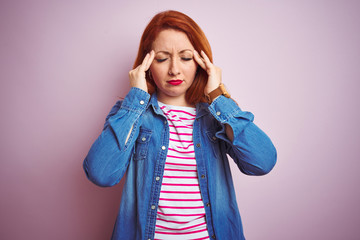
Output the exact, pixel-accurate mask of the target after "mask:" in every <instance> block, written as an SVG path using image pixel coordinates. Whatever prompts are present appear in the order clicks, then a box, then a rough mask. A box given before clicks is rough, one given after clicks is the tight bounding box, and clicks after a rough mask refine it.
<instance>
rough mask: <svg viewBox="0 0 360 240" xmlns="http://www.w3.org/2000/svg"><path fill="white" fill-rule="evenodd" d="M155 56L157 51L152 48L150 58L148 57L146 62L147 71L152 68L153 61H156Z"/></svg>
mask: <svg viewBox="0 0 360 240" xmlns="http://www.w3.org/2000/svg"><path fill="white" fill-rule="evenodd" d="M154 58H155V51H154V50H151V52H150V55H149V58H148V59H147V62H146V64H145V71H147V70H148V69H149V68H150V66H151V64H152V62H153V61H154Z"/></svg>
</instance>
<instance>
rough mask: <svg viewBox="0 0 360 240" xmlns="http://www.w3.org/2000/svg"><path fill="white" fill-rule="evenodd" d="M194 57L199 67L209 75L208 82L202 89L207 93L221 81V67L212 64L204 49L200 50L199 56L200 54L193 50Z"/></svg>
mask: <svg viewBox="0 0 360 240" xmlns="http://www.w3.org/2000/svg"><path fill="white" fill-rule="evenodd" d="M194 59H195V61H196V62H197V63H198V64H199V65H200V67H201V68H202V69H204V70H205V71H206V72H207V74H208V76H209V78H208V82H207V84H206V86H205V89H204V92H205V94H209V93H210V92H211V91H213V90H215V89H216V88H218V87H219V85H220V83H221V69H220V68H219V67H217V66H215V65H214V64H212V62H211V61H210V59H209V58H208V56H207V55H206V54H205V52H204V51H201V56H200V54H199V53H198V52H197V51H196V50H194Z"/></svg>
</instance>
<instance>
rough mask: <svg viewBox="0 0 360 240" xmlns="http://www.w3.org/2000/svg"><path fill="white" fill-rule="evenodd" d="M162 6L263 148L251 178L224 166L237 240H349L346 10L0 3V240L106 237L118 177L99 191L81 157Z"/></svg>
mask: <svg viewBox="0 0 360 240" xmlns="http://www.w3.org/2000/svg"><path fill="white" fill-rule="evenodd" d="M220 2H221V3H220ZM166 9H176V10H179V11H183V12H184V13H186V14H188V15H189V16H191V17H192V18H193V19H194V20H195V21H197V22H198V24H199V25H200V26H201V27H202V28H203V30H204V31H205V33H206V34H207V36H208V39H209V41H210V43H211V45H212V48H213V53H214V59H215V64H216V65H218V66H219V67H221V68H222V69H223V81H224V82H225V83H226V85H227V86H228V88H229V89H230V92H231V93H232V95H233V96H234V97H235V98H236V99H237V101H238V102H239V104H240V106H241V107H242V109H244V110H248V111H251V112H253V113H254V114H255V122H256V123H257V124H258V125H259V126H260V127H261V128H262V129H263V130H264V131H265V132H266V133H268V135H269V136H270V137H271V138H272V140H273V142H274V144H275V145H276V147H277V150H278V163H277V165H276V167H275V168H274V170H273V171H272V172H271V173H270V174H269V175H266V176H264V177H249V176H245V175H243V174H241V173H240V172H239V171H238V170H237V169H236V168H235V165H234V164H232V170H233V177H234V180H235V184H236V191H237V198H238V203H239V207H240V210H241V215H242V218H243V224H244V229H245V235H246V236H247V238H248V239H250V240H256V239H292V240H293V239H295V240H296V239H359V236H360V228H359V224H360V207H359V202H360V201H359V200H360V189H359V186H358V185H359V182H360V181H359V180H360V175H359V173H358V171H359V168H360V154H359V151H360V150H359V149H360V144H359V142H360V128H359V122H360V114H359V102H360V101H359V100H360V99H359V94H358V91H359V87H360V84H359V80H360V79H359V76H360V74H359V73H360V66H359V65H360V64H359V63H360V44H359V43H360V26H359V23H360V14H359V10H360V3H359V2H358V1H350V0H349V1H343V0H338V1H330V0H329V1H325V0H323V1H322V0H304V1H291V0H290V1H289V0H279V1H276V0H275V1H261V0H259V1H214V2H211V1H208V0H201V1H200V0H198V1H184V0H183V1H169V0H158V1H156V0H153V1H131V2H130V1H115V0H112V1H110V0H109V1H89V0H78V1H45V0H43V1H41V0H35V1H25V0H24V1H19V0H18V1H11V0H8V1H4V0H2V1H1V3H0V30H1V31H0V67H1V71H0V80H1V86H0V106H1V108H0V111H1V125H0V128H1V138H0V139H1V145H0V146H1V149H0V154H1V155H0V159H1V166H0V187H1V200H0V210H1V213H0V225H1V230H0V238H1V239H16V240H17V239H52V240H56V239H59V240H60V239H61V240H62V239H68V240H69V239H70V240H72V239H74V240H75V239H87V240H92V239H94V240H98V239H109V238H110V235H111V232H112V228H113V224H114V221H115V217H116V214H117V210H118V207H119V201H120V198H121V190H122V184H123V181H122V182H121V183H120V184H119V185H118V186H116V187H113V188H99V187H97V186H95V185H93V184H92V183H90V182H89V181H88V180H87V179H86V178H85V174H84V173H83V170H82V161H83V159H84V157H85V156H86V154H87V151H88V150H89V148H90V146H91V144H92V142H93V141H94V140H95V139H96V137H97V136H98V134H99V133H100V131H101V129H102V125H103V122H104V118H105V116H106V114H107V113H108V111H109V110H110V108H111V106H112V105H113V103H115V101H116V100H117V99H118V97H119V96H125V94H126V93H127V91H128V90H129V85H128V77H127V74H128V71H129V70H130V69H131V66H132V63H133V61H134V58H135V55H136V52H137V48H138V43H139V39H140V36H141V34H142V31H143V29H144V28H145V26H146V24H147V23H148V22H149V20H150V18H151V17H152V16H153V15H154V14H155V13H157V12H158V11H162V10H166ZM224 204H226V203H224Z"/></svg>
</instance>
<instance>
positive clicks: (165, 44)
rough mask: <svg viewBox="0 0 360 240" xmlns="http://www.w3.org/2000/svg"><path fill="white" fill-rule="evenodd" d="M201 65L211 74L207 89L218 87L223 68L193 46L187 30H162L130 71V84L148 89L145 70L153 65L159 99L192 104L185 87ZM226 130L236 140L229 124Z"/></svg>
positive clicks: (179, 103) (170, 102)
mask: <svg viewBox="0 0 360 240" xmlns="http://www.w3.org/2000/svg"><path fill="white" fill-rule="evenodd" d="M198 66H200V67H201V68H203V69H204V70H205V71H206V72H207V74H208V82H207V85H206V87H205V89H204V93H205V94H208V93H210V92H211V91H213V90H215V89H216V88H217V87H218V86H219V85H220V83H221V69H220V68H219V67H217V66H215V65H214V64H213V63H212V62H211V61H210V59H209V58H208V56H207V55H206V54H205V52H203V51H201V52H200V54H199V53H198V52H197V51H196V50H195V49H194V47H193V46H192V44H191V42H190V40H189V39H188V37H187V36H186V34H185V33H183V32H181V31H177V30H173V29H167V30H163V31H161V32H160V33H159V35H158V36H157V38H156V39H155V41H154V42H153V44H152V50H151V51H150V53H147V54H146V56H145V58H144V60H143V62H142V63H141V64H140V65H139V66H137V67H136V68H135V69H133V70H131V71H130V72H129V79H130V85H131V87H137V88H140V89H142V90H144V91H146V92H148V89H147V85H146V78H145V73H146V71H147V70H148V69H150V71H151V74H152V77H153V79H154V81H155V84H156V86H157V94H158V100H159V101H160V102H163V103H165V104H169V105H174V106H191V107H194V106H192V105H191V104H189V103H188V102H187V101H186V98H185V94H186V91H187V90H188V89H189V87H190V86H191V84H192V82H193V80H194V78H195V75H196V69H197V67H198ZM175 79H179V80H182V81H183V82H182V83H181V84H180V85H176V86H174V85H171V84H170V83H169V81H170V80H175ZM226 134H227V136H228V138H229V139H230V140H231V141H232V140H233V131H232V129H231V127H230V126H229V125H226Z"/></svg>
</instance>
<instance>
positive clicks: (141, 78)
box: [129, 50, 155, 92]
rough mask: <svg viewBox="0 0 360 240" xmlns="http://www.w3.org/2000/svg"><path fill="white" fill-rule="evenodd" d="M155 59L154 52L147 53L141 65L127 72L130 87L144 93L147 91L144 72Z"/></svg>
mask: <svg viewBox="0 0 360 240" xmlns="http://www.w3.org/2000/svg"><path fill="white" fill-rule="evenodd" d="M154 58H155V52H154V50H151V52H150V53H147V54H146V56H145V58H144V60H143V61H142V63H141V64H140V65H139V66H137V67H136V68H135V69H133V70H131V71H130V72H129V78H130V86H131V87H137V88H140V89H142V90H144V91H145V92H147V91H148V88H147V84H146V78H145V74H146V71H147V70H148V69H149V68H150V65H151V63H152V61H153V60H154Z"/></svg>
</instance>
